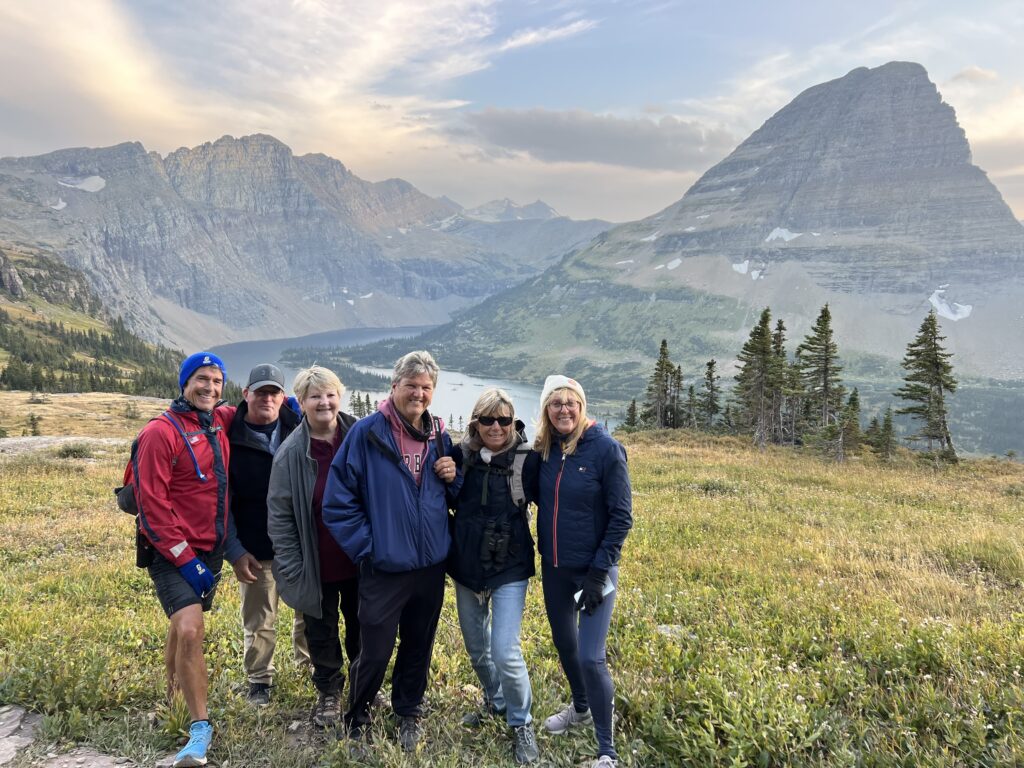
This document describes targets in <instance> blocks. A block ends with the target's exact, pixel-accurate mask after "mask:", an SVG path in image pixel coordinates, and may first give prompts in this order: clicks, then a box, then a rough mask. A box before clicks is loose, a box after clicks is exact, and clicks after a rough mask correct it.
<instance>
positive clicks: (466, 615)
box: [455, 579, 533, 728]
mask: <svg viewBox="0 0 1024 768" xmlns="http://www.w3.org/2000/svg"><path fill="white" fill-rule="evenodd" d="M526 585H527V580H526V579H523V580H522V581H513V582H512V583H511V584H502V585H501V586H500V587H498V588H497V589H495V590H493V591H492V592H491V593H490V594H487V593H486V592H485V593H480V594H477V593H475V592H473V591H472V590H471V589H469V588H468V587H464V586H462V585H461V584H459V583H458V582H455V604H456V606H457V607H458V609H459V627H461V629H462V640H463V642H465V644H466V651H467V652H468V653H469V660H470V662H471V663H472V664H473V669H474V670H475V671H476V676H477V677H479V678H480V684H481V685H482V686H483V688H484V698H485V699H486V700H487V702H488V703H489V704H490V705H491V706H492V707H493V708H494V709H495V710H496V711H497V712H501V711H504V712H505V718H506V720H507V721H508V724H509V725H510V726H512V727H513V728H515V727H518V726H520V725H526V724H527V723H529V722H530V721H531V720H533V718H532V717H531V715H530V707H531V705H532V704H533V691H532V689H531V688H530V675H529V673H528V672H527V671H526V662H525V661H524V660H523V649H522V648H521V647H520V645H519V628H520V627H521V626H522V623H523V608H524V606H525V605H526Z"/></svg>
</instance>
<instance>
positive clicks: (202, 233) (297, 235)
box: [0, 135, 589, 345]
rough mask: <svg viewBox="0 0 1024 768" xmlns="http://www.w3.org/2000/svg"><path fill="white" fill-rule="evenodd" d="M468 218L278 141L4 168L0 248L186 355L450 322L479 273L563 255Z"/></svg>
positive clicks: (74, 153) (531, 270)
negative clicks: (478, 228) (348, 330)
mask: <svg viewBox="0 0 1024 768" xmlns="http://www.w3.org/2000/svg"><path fill="white" fill-rule="evenodd" d="M457 212H458V207H457V206H455V205H453V204H451V203H449V202H447V201H442V200H436V199H434V198H431V197H429V196H427V195H424V194H423V193H421V192H419V191H418V190H417V189H416V188H415V187H413V186H412V185H411V184H409V183H407V182H405V181H402V180H400V179H390V180H387V181H383V182H378V183H372V182H367V181H365V180H363V179H360V178H359V177H357V176H356V175H354V174H353V173H351V172H350V171H349V170H348V169H346V168H345V167H344V166H343V165H342V164H341V163H340V162H338V161H337V160H334V159H332V158H329V157H327V156H325V155H321V154H313V155H304V156H295V155H294V154H293V153H292V152H291V150H290V149H289V148H288V147H287V146H285V145H284V144H282V143H281V142H279V141H277V140H276V139H274V138H272V137H270V136H261V135H256V136H246V137H243V138H240V139H234V138H232V137H229V136H225V137H223V138H221V139H219V140H217V141H215V142H212V143H208V144H203V145H201V146H199V147H195V148H192V149H185V148H183V149H179V150H177V151H175V152H172V153H171V154H169V155H168V156H167V157H165V158H162V157H160V156H159V155H157V154H156V153H152V152H147V151H146V150H145V149H144V148H143V146H142V145H141V144H138V143H126V144H121V145H118V146H115V147H108V148H104V149H67V150H60V151H57V152H52V153H50V154H47V155H42V156H39V157H30V158H5V159H2V160H0V243H3V242H7V243H10V244H14V245H21V246H25V247H31V248H35V249H39V250H42V251H47V252H51V253H53V254H55V255H57V256H59V257H60V258H61V259H63V260H64V261H65V262H66V263H68V264H69V265H71V266H73V267H75V268H78V269H80V270H82V271H83V272H84V273H85V274H86V275H87V276H88V277H89V279H90V281H91V283H92V285H93V287H94V289H95V290H96V291H97V293H98V294H99V295H100V296H102V297H103V299H104V300H105V302H106V303H107V305H108V309H109V310H110V311H111V312H112V313H113V314H123V315H124V316H126V318H127V319H128V320H129V322H130V324H131V326H132V327H134V328H136V329H138V330H140V331H141V332H142V333H144V334H145V335H147V336H148V337H149V338H151V339H154V340H162V341H168V342H174V343H177V344H182V345H192V344H212V343H215V342H224V341H228V340H233V339H239V338H263V337H280V336H287V335H300V334H303V333H312V332H315V331H322V330H329V329H333V328H342V327H351V326H358V325H396V324H397V325H401V324H425V323H437V322H443V321H445V320H447V319H448V317H449V315H450V313H451V312H452V311H454V310H457V309H461V308H464V307H466V306H468V305H469V304H470V303H472V302H473V301H475V300H477V299H479V298H480V295H481V291H480V284H479V281H478V280H477V276H478V275H480V274H487V275H488V277H489V282H488V288H489V289H493V290H497V289H500V288H501V287H503V286H509V285H512V284H514V283H516V282H518V281H520V280H522V279H524V278H526V277H528V276H530V275H533V274H537V272H538V271H539V270H540V269H541V268H543V267H544V266H547V265H548V264H550V263H551V262H552V261H553V260H554V259H556V258H558V257H559V256H561V255H562V253H563V252H564V245H565V243H564V242H563V240H565V239H567V238H566V237H564V236H563V235H561V234H559V235H555V236H552V237H549V238H547V246H549V247H548V249H547V250H544V248H543V247H541V248H540V250H539V252H538V250H537V249H536V248H534V249H533V250H532V251H531V253H530V255H529V257H523V256H524V255H523V254H522V253H521V252H517V253H513V252H512V250H514V248H513V249H512V250H509V249H503V248H502V247H498V246H500V243H496V242H493V241H491V242H488V243H483V240H482V239H481V238H475V239H474V238H470V237H463V236H459V235H458V234H457V233H449V232H447V231H445V228H444V227H443V226H441V223H442V222H444V221H446V220H449V219H451V217H452V216H454V215H455V214H456V213H457ZM570 228H572V227H570ZM588 231H589V229H588ZM531 239H532V240H531ZM527 240H531V242H533V244H534V246H537V245H539V244H538V243H536V238H535V237H534V236H533V233H532V231H531V233H525V232H522V233H520V232H517V233H514V234H512V235H510V237H509V239H508V243H509V244H510V245H512V246H514V245H515V243H517V242H520V241H523V242H525V241H527ZM521 250H525V249H521Z"/></svg>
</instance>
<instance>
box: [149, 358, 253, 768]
mask: <svg viewBox="0 0 1024 768" xmlns="http://www.w3.org/2000/svg"><path fill="white" fill-rule="evenodd" d="M226 378H227V372H226V370H225V368H224V363H223V362H222V361H221V360H220V358H218V357H217V356H216V355H214V354H212V353H210V352H197V353H196V354H194V355H190V356H189V357H187V358H185V360H184V361H183V362H182V364H181V369H180V370H179V372H178V384H179V386H180V387H181V395H180V396H179V397H178V398H177V399H176V400H175V401H174V402H173V403H172V404H171V407H170V408H169V409H168V411H167V413H165V414H163V415H162V416H161V417H160V418H158V419H153V420H152V421H151V422H149V424H147V425H146V426H145V427H144V428H143V430H142V431H141V432H140V433H139V440H138V449H137V451H136V454H135V459H134V462H135V463H134V466H133V467H132V469H133V474H134V483H135V498H136V500H137V503H138V508H139V514H138V518H137V519H138V526H139V531H140V532H141V533H142V535H143V536H144V537H145V538H146V539H147V540H148V541H149V543H150V544H151V545H152V547H153V549H154V550H155V552H154V555H153V562H152V564H151V565H150V566H149V575H150V578H152V579H153V584H154V585H155V586H156V593H157V597H158V598H159V599H160V604H161V606H163V609H164V612H165V613H166V614H167V617H168V618H169V619H170V628H169V629H168V632H167V645H166V647H165V650H164V663H165V665H166V668H167V686H168V696H170V695H172V694H173V693H174V691H175V690H180V691H181V693H182V695H183V696H184V698H185V704H186V705H187V706H188V710H189V714H190V715H191V717H192V724H191V726H190V728H189V736H190V738H189V742H188V744H186V745H185V747H184V748H183V749H182V750H181V751H180V752H179V753H178V754H177V756H176V757H175V759H174V767H175V768H179V767H180V766H197V765H205V764H206V752H207V750H208V749H209V746H210V741H211V739H212V736H213V728H212V727H211V725H210V721H209V713H208V712H207V708H206V692H207V684H208V681H207V674H206V660H205V659H204V658H203V636H204V634H205V627H204V623H203V611H208V610H210V609H211V608H212V607H213V595H214V592H215V590H216V588H217V582H218V580H219V578H220V571H221V565H222V563H223V560H224V539H225V534H226V532H227V514H228V503H227V501H228V499H227V493H228V477H227V468H228V453H229V443H228V436H227V430H226V427H227V426H228V425H230V423H231V418H232V416H233V415H234V410H235V409H234V408H218V407H217V406H218V405H219V404H220V403H221V399H220V398H221V393H222V392H223V389H224V381H225V379H226Z"/></svg>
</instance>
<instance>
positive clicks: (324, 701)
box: [313, 693, 341, 728]
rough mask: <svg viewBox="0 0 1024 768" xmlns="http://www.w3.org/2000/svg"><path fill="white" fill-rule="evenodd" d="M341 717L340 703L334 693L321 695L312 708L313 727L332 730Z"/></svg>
mask: <svg viewBox="0 0 1024 768" xmlns="http://www.w3.org/2000/svg"><path fill="white" fill-rule="evenodd" d="M340 717H341V701H340V700H339V699H338V694H336V693H321V694H319V695H318V696H317V699H316V706H315V707H313V725H316V726H319V727H320V728H333V727H334V726H335V725H337V724H338V719H339V718H340Z"/></svg>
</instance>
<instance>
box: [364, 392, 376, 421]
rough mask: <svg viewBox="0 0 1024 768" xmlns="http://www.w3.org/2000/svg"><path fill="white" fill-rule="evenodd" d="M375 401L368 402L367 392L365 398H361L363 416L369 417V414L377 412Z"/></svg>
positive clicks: (368, 394)
mask: <svg viewBox="0 0 1024 768" xmlns="http://www.w3.org/2000/svg"><path fill="white" fill-rule="evenodd" d="M377 405H378V404H377V401H376V400H374V401H373V402H372V403H371V402H370V393H369V392H367V393H366V396H365V397H363V415H364V416H369V415H370V414H373V413H376V412H377Z"/></svg>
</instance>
